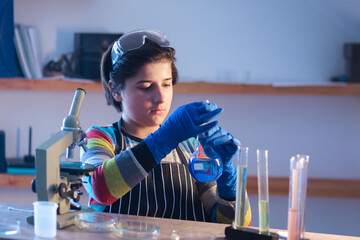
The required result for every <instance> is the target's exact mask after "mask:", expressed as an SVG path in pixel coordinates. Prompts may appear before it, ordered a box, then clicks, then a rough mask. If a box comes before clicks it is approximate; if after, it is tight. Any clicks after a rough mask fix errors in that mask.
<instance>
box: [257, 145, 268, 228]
mask: <svg viewBox="0 0 360 240" xmlns="http://www.w3.org/2000/svg"><path fill="white" fill-rule="evenodd" d="M256 156H257V174H258V176H257V177H258V178H257V180H258V201H259V232H260V234H268V233H269V180H268V150H260V149H257V150H256Z"/></svg>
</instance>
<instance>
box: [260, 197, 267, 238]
mask: <svg viewBox="0 0 360 240" xmlns="http://www.w3.org/2000/svg"><path fill="white" fill-rule="evenodd" d="M259 231H260V233H263V234H266V233H268V232H269V201H264V200H261V201H259Z"/></svg>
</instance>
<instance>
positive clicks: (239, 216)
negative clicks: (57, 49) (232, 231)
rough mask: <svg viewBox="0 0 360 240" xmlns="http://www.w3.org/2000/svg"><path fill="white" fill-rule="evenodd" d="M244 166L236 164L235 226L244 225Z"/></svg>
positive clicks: (245, 168)
mask: <svg viewBox="0 0 360 240" xmlns="http://www.w3.org/2000/svg"><path fill="white" fill-rule="evenodd" d="M246 170H247V167H246V166H242V165H238V166H237V183H236V184H237V187H236V211H235V227H236V228H241V227H244V226H245V213H246V209H245V191H246Z"/></svg>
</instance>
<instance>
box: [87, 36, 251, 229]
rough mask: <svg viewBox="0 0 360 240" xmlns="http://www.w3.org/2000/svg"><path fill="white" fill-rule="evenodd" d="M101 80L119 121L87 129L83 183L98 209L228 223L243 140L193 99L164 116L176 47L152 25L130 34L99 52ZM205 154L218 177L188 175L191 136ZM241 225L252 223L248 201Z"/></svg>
mask: <svg viewBox="0 0 360 240" xmlns="http://www.w3.org/2000/svg"><path fill="white" fill-rule="evenodd" d="M101 78H102V84H103V88H104V91H105V97H106V101H107V103H108V105H112V106H114V107H115V109H116V110H117V111H118V112H120V113H121V118H120V120H119V121H118V122H115V123H113V124H112V125H108V126H102V127H101V126H93V127H91V128H90V129H88V130H87V139H88V143H87V147H88V151H87V152H84V153H82V156H81V160H82V162H86V163H89V164H93V165H95V166H97V169H96V171H95V172H94V174H93V175H92V176H90V177H84V178H83V182H84V187H85V189H86V190H87V191H88V193H89V195H90V205H91V207H92V208H94V209H95V210H97V211H104V212H111V213H121V214H132V215H141V216H154V217H162V218H173V219H183V220H195V221H212V222H223V223H231V222H232V221H233V219H234V210H235V201H234V200H235V195H236V194H235V193H236V168H235V167H234V165H233V163H232V161H231V159H232V157H233V156H234V155H235V153H236V151H237V147H238V146H239V145H240V142H239V141H238V140H236V139H235V138H234V137H233V136H232V135H231V134H229V133H227V132H226V131H225V130H223V129H222V128H220V127H219V126H218V122H217V121H211V120H212V119H213V118H215V117H216V116H217V115H219V114H220V113H221V111H222V109H221V108H217V106H216V104H214V103H205V102H195V103H190V104H187V105H184V106H182V107H180V108H178V109H177V110H176V111H175V112H174V113H173V114H171V115H170V116H169V118H168V119H167V120H166V121H165V122H164V120H165V118H166V116H167V114H168V113H169V110H170V107H171V102H172V97H173V86H174V85H175V84H176V82H177V79H178V72H177V69H176V67H175V50H174V49H173V48H172V47H170V43H169V41H168V40H167V39H166V37H165V36H164V35H162V34H160V33H159V32H157V31H153V30H138V31H134V32H130V33H127V34H125V35H123V36H122V37H120V38H119V39H118V40H117V41H116V42H114V43H113V44H112V45H111V46H110V47H109V49H108V50H107V51H106V52H105V53H104V55H103V58H102V62H101ZM200 133H204V134H202V135H203V136H206V137H204V138H201V139H200V142H201V144H202V146H203V148H204V149H205V151H206V153H207V154H210V155H211V154H215V155H216V156H219V157H220V159H221V161H222V162H223V166H224V170H223V174H222V175H221V176H220V177H219V179H218V180H217V181H214V182H198V181H196V180H194V179H193V178H192V177H191V175H190V174H189V169H188V165H187V163H188V159H189V158H190V156H191V154H192V152H193V151H194V150H195V149H194V147H195V139H194V137H195V136H197V135H198V134H200ZM246 209H247V213H246V224H247V225H250V223H251V211H250V205H249V204H248V201H247V206H246Z"/></svg>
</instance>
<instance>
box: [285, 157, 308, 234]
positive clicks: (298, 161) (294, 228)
mask: <svg viewBox="0 0 360 240" xmlns="http://www.w3.org/2000/svg"><path fill="white" fill-rule="evenodd" d="M308 163H309V156H307V155H301V154H298V155H296V157H292V158H291V159H290V181H289V212H288V238H287V239H288V240H300V239H301V238H303V237H304V234H305V224H304V213H305V199H306V190H307V168H308Z"/></svg>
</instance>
